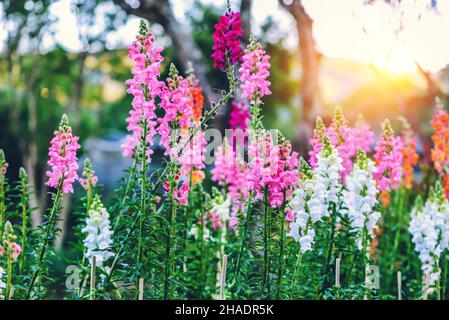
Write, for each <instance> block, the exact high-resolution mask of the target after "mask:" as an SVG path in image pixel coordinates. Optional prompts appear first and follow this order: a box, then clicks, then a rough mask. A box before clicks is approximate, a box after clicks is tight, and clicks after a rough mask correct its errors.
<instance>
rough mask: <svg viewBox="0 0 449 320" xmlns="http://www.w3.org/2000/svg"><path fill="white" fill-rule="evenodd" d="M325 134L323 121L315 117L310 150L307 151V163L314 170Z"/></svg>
mask: <svg viewBox="0 0 449 320" xmlns="http://www.w3.org/2000/svg"><path fill="white" fill-rule="evenodd" d="M325 134H326V126H325V125H324V122H323V119H321V117H317V118H316V120H315V129H314V131H313V136H312V138H311V139H310V141H309V143H310V146H311V147H312V149H311V150H310V151H309V163H310V166H311V167H312V168H313V169H315V168H316V166H317V164H318V157H317V156H318V154H319V153H320V152H321V149H322V148H323V142H322V141H323V137H324V135H325Z"/></svg>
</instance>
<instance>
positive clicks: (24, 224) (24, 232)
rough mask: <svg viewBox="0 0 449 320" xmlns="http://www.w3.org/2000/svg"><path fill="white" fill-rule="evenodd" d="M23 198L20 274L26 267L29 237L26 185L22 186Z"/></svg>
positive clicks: (21, 203) (21, 202) (21, 198)
mask: <svg viewBox="0 0 449 320" xmlns="http://www.w3.org/2000/svg"><path fill="white" fill-rule="evenodd" d="M21 191H22V192H21V196H20V206H21V208H22V233H21V236H22V239H21V246H22V252H21V255H20V263H19V272H22V269H23V267H24V265H25V244H26V236H27V225H28V219H27V186H26V184H22V186H21Z"/></svg>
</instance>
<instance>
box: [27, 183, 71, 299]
mask: <svg viewBox="0 0 449 320" xmlns="http://www.w3.org/2000/svg"><path fill="white" fill-rule="evenodd" d="M63 181H64V179H63V178H61V180H60V182H59V186H58V191H57V193H56V197H55V200H54V202H53V207H52V208H51V211H50V217H49V220H48V223H47V225H46V227H45V233H44V241H43V243H42V247H41V249H40V251H39V255H38V257H39V258H38V262H37V268H36V269H35V270H34V273H33V276H32V277H31V281H30V285H29V286H28V291H27V295H26V299H27V300H28V299H29V298H30V296H31V292H32V290H33V288H34V284H35V283H36V279H37V277H38V275H39V273H40V272H41V268H42V263H43V260H44V257H45V251H46V250H47V246H48V242H49V241H50V235H51V232H52V231H53V230H54V224H55V222H56V216H57V213H58V208H59V203H60V202H61V199H62V195H63V194H62V183H63Z"/></svg>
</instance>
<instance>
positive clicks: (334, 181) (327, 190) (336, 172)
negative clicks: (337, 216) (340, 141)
mask: <svg viewBox="0 0 449 320" xmlns="http://www.w3.org/2000/svg"><path fill="white" fill-rule="evenodd" d="M323 144H324V145H323V149H322V150H321V152H320V153H318V155H317V159H318V162H317V167H316V168H315V175H316V179H317V181H318V183H320V184H322V185H323V186H324V199H325V202H326V203H327V204H328V205H329V204H330V203H334V204H335V205H336V206H337V209H339V208H340V202H341V199H340V198H341V190H342V184H341V183H340V172H341V171H342V170H343V160H342V158H341V157H340V156H339V154H338V151H337V150H336V149H335V148H334V147H333V146H332V144H331V143H330V141H329V139H328V138H327V136H324V138H323ZM325 215H326V216H329V211H326V213H325Z"/></svg>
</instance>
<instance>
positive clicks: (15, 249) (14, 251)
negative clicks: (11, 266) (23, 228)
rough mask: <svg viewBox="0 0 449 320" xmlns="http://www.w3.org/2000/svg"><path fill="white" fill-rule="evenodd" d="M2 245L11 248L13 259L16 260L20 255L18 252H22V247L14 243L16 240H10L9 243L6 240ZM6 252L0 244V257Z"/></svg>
mask: <svg viewBox="0 0 449 320" xmlns="http://www.w3.org/2000/svg"><path fill="white" fill-rule="evenodd" d="M4 245H5V246H6V247H7V248H8V249H9V250H11V257H12V259H13V260H14V261H17V258H18V257H19V256H20V254H21V253H22V247H21V246H20V245H19V244H18V243H16V242H11V243H9V242H8V241H5V242H4ZM5 254H7V253H6V250H5V248H3V247H2V246H0V257H3V256H4V255H5Z"/></svg>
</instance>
